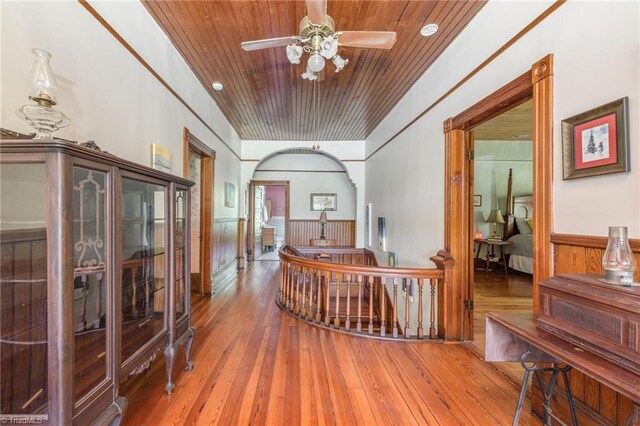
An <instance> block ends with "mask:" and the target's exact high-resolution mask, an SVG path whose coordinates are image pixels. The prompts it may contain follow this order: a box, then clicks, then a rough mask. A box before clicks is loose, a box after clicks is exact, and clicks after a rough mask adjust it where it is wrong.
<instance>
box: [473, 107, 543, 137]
mask: <svg viewBox="0 0 640 426" xmlns="http://www.w3.org/2000/svg"><path fill="white" fill-rule="evenodd" d="M473 131H474V132H475V139H476V140H477V141H520V140H524V141H530V140H533V101H532V100H529V101H527V102H525V103H523V104H521V105H519V106H517V107H515V108H513V109H510V110H509V111H507V112H505V113H503V114H500V115H499V116H497V117H495V118H493V119H491V120H489V121H487V122H486V123H483V124H481V125H479V126H478V127H476V128H475V129H473Z"/></svg>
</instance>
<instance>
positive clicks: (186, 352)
mask: <svg viewBox="0 0 640 426" xmlns="http://www.w3.org/2000/svg"><path fill="white" fill-rule="evenodd" d="M188 333H189V337H188V338H187V343H185V344H184V358H185V359H186V360H187V365H186V366H185V367H184V369H185V370H186V371H191V370H193V361H191V345H192V344H193V336H194V335H195V333H196V329H195V327H189V331H188Z"/></svg>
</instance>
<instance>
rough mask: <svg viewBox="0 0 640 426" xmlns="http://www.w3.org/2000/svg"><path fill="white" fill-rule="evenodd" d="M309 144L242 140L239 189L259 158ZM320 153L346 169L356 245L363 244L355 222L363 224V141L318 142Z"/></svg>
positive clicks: (251, 174)
mask: <svg viewBox="0 0 640 426" xmlns="http://www.w3.org/2000/svg"><path fill="white" fill-rule="evenodd" d="M311 145H312V143H311V142H305V141H242V165H241V182H242V185H241V188H243V190H244V189H246V188H247V186H248V185H249V181H250V180H251V179H255V178H254V175H253V174H254V171H255V168H256V166H257V165H258V164H259V163H260V161H261V160H263V159H265V158H267V157H269V156H270V155H273V154H274V153H278V152H280V151H283V150H287V149H291V148H309V147H310V146H311ZM320 152H322V153H324V154H326V155H328V156H330V157H333V158H334V159H335V160H337V161H339V162H340V163H341V164H342V166H343V167H344V169H346V171H347V175H348V177H349V181H350V182H351V183H352V184H353V185H355V197H356V207H355V209H356V213H355V218H356V224H357V226H356V247H364V243H365V241H364V228H363V226H360V225H359V224H363V223H364V210H365V202H364V194H365V162H364V152H365V144H364V141H322V142H321V143H320ZM328 192H333V191H328ZM338 202H340V201H338ZM330 218H331V216H330Z"/></svg>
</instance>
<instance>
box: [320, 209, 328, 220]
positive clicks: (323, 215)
mask: <svg viewBox="0 0 640 426" xmlns="http://www.w3.org/2000/svg"><path fill="white" fill-rule="evenodd" d="M327 222H328V221H327V213H325V211H324V210H323V211H322V213H320V223H327Z"/></svg>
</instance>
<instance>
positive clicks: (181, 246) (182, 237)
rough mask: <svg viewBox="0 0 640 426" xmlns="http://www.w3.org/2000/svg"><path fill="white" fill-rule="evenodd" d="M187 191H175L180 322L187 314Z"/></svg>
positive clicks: (177, 291) (177, 298) (177, 284)
mask: <svg viewBox="0 0 640 426" xmlns="http://www.w3.org/2000/svg"><path fill="white" fill-rule="evenodd" d="M186 210H187V191H186V190H184V189H178V190H176V232H175V251H176V284H175V288H176V294H175V297H176V305H175V306H176V320H178V321H179V320H180V319H181V318H182V317H183V316H184V315H185V314H186V313H187V309H186V306H187V299H186V298H187V287H186V276H187V271H186V268H187V265H186V262H185V259H186V253H185V250H186V246H185V242H186V234H185V232H186V226H187V216H186V215H187V211H186Z"/></svg>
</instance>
